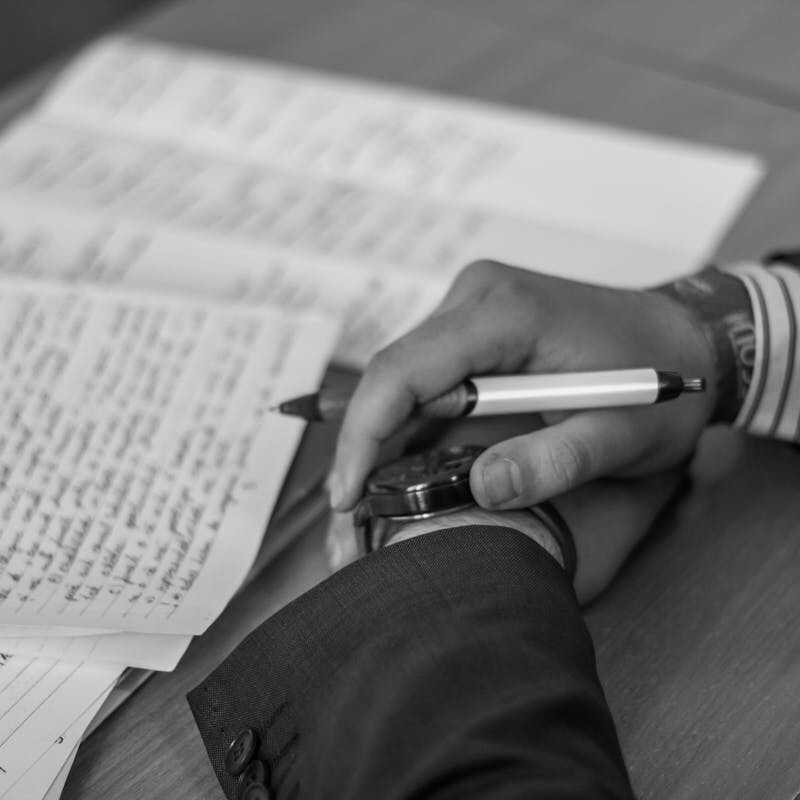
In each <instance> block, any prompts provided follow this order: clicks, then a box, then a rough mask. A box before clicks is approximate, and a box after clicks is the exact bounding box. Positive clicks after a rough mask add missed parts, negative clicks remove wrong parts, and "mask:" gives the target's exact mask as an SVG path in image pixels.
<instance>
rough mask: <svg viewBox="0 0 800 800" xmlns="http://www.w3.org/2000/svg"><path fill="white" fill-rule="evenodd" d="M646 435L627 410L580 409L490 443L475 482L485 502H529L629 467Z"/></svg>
mask: <svg viewBox="0 0 800 800" xmlns="http://www.w3.org/2000/svg"><path fill="white" fill-rule="evenodd" d="M642 441H643V439H642V437H640V436H638V435H637V430H636V426H635V425H631V420H630V416H629V415H627V414H625V413H624V412H618V411H601V412H589V413H582V414H576V415H573V416H571V417H569V418H567V419H565V420H564V421H562V422H560V423H558V424H557V425H552V426H550V427H548V428H543V429H541V430H539V431H535V432H534V433H529V434H526V435H524V436H517V437H514V438H512V439H507V440H506V441H504V442H500V443H499V444H497V445H495V446H494V447H491V448H489V449H488V450H487V451H486V452H485V453H483V454H482V455H481V456H480V458H479V459H478V460H477V461H476V462H475V464H474V465H473V467H472V471H471V473H470V486H471V488H472V493H473V495H474V496H475V499H476V501H477V502H478V504H479V505H481V506H483V507H484V508H491V509H500V510H504V509H511V508H524V507H525V506H530V505H534V504H535V503H539V502H541V501H542V500H546V499H548V498H550V497H554V496H556V495H560V494H562V493H563V492H566V491H568V490H570V489H572V488H573V487H575V486H578V485H580V484H583V483H586V482H587V481H589V480H591V479H593V478H596V477H598V476H601V475H608V474H614V473H617V472H619V471H621V470H623V469H625V468H626V467H629V466H630V465H631V464H633V463H634V462H635V461H636V460H637V459H638V458H639V457H640V456H641V455H642V453H643V451H644V445H643V444H642Z"/></svg>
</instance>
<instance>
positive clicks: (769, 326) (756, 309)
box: [723, 263, 800, 441]
mask: <svg viewBox="0 0 800 800" xmlns="http://www.w3.org/2000/svg"><path fill="white" fill-rule="evenodd" d="M723 271H725V272H727V273H728V274H730V275H734V276H735V277H737V278H738V279H739V280H741V281H742V283H743V284H744V285H745V287H746V289H747V293H748V295H749V297H750V302H751V304H752V308H753V325H754V329H755V331H754V332H755V345H754V352H752V353H751V354H749V357H751V358H752V369H753V372H752V379H751V381H750V386H749V388H748V390H747V394H746V396H745V399H744V403H743V404H742V407H741V410H740V411H739V415H738V416H737V418H736V420H735V422H734V425H735V427H737V428H741V429H742V430H745V431H747V432H748V433H751V434H755V435H757V436H769V437H775V438H778V439H784V440H787V441H798V439H800V350H799V349H798V347H797V320H798V317H799V316H800V273H798V271H797V270H796V269H793V268H792V267H789V266H786V265H783V264H774V265H771V266H769V267H764V266H762V265H760V264H750V263H746V264H734V265H731V266H727V267H724V268H723Z"/></svg>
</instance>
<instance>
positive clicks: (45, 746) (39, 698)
mask: <svg viewBox="0 0 800 800" xmlns="http://www.w3.org/2000/svg"><path fill="white" fill-rule="evenodd" d="M121 672H122V670H121V669H120V667H118V666H113V665H104V664H80V663H78V664H61V663H59V662H57V661H50V660H45V659H24V658H19V657H15V656H3V657H0V709H2V711H0V797H9V798H15V800H17V799H18V800H22V799H23V798H25V800H29V799H30V797H31V795H26V794H22V793H20V792H19V791H18V789H17V787H16V786H15V784H17V782H18V781H20V780H21V779H22V778H23V777H24V776H25V775H26V773H27V772H28V771H29V770H31V769H32V768H33V769H36V770H40V771H41V770H43V769H45V765H48V766H47V769H48V770H52V771H51V772H49V779H45V780H44V785H43V786H42V787H41V788H42V789H47V787H48V786H49V785H50V784H51V783H52V781H53V780H54V778H55V776H56V774H57V773H58V771H59V769H60V767H61V765H62V764H63V763H64V762H65V761H66V760H67V758H68V757H69V755H70V752H71V751H72V749H73V747H74V745H75V743H76V742H75V739H73V740H72V742H71V744H70V743H69V742H67V740H66V736H67V734H68V733H69V734H70V735H73V734H77V738H80V736H81V735H82V733H83V730H85V726H84V728H83V729H80V730H78V728H80V723H79V724H78V725H77V726H76V727H74V728H73V725H74V724H75V723H76V721H78V720H83V721H84V722H85V724H86V725H88V724H89V722H90V721H91V719H92V716H93V715H94V712H95V711H96V710H97V708H98V707H99V706H100V704H101V703H102V702H103V700H104V699H105V698H106V697H107V696H108V694H109V692H110V691H111V688H112V687H113V685H114V682H115V681H116V680H117V678H118V677H119V676H120V674H121ZM90 710H91V712H92V713H90V714H88V715H87V711H90ZM45 754H46V755H45ZM33 779H34V776H31V780H33ZM34 796H36V795H34Z"/></svg>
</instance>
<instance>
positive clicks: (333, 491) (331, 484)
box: [328, 472, 343, 508]
mask: <svg viewBox="0 0 800 800" xmlns="http://www.w3.org/2000/svg"><path fill="white" fill-rule="evenodd" d="M342 494H343V491H342V482H341V480H339V476H338V475H337V474H336V473H335V472H333V473H331V474H330V475H329V476H328V497H329V500H330V504H331V508H338V507H339V504H340V503H341V502H342Z"/></svg>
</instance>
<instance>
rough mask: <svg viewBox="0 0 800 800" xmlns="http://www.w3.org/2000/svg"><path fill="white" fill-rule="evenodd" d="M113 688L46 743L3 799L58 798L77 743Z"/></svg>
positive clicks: (1, 795) (31, 799)
mask: <svg viewBox="0 0 800 800" xmlns="http://www.w3.org/2000/svg"><path fill="white" fill-rule="evenodd" d="M112 688H113V684H112V685H111V686H109V687H108V688H107V690H106V691H105V692H103V693H101V694H100V695H99V696H98V697H97V698H96V699H95V700H94V701H93V702H91V703H90V704H89V705H88V706H87V707H86V710H85V711H84V712H83V713H82V714H81V715H80V716H79V717H78V718H77V719H76V720H75V721H74V722H72V723H71V724H70V725H69V726H68V727H67V728H66V729H65V730H64V732H63V733H61V734H60V735H59V736H57V737H56V738H55V739H54V740H53V741H52V742H51V743H50V745H49V746H47V747H46V748H44V749H42V751H41V753H40V755H39V757H38V758H37V759H36V760H35V761H33V762H32V763H31V764H30V766H29V767H28V768H27V769H26V771H25V772H24V773H23V774H22V775H21V776H20V777H19V778H18V779H17V780H16V781H15V782H14V783H12V784H11V786H9V788H8V789H7V790H6V791H5V792H4V793H3V794H0V797H2V798H3V800H36V798H39V797H42V798H47V797H50V796H52V797H54V798H58V797H60V796H61V792H62V791H63V789H64V784H65V783H66V781H67V777H68V775H69V770H70V768H71V767H72V762H73V761H74V760H75V756H76V755H77V752H78V745H79V744H80V742H81V739H82V737H83V735H84V733H85V732H86V729H87V728H88V727H89V725H90V724H91V722H92V719H94V716H95V715H96V714H97V712H98V711H99V710H100V708H101V706H102V705H103V703H104V701H105V699H106V697H107V696H108V695H109V693H110V692H111V690H112ZM53 703H54V699H53V698H51V699H50V701H49V704H50V705H52V704H53ZM48 707H49V706H48ZM51 793H52V794H51Z"/></svg>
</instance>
